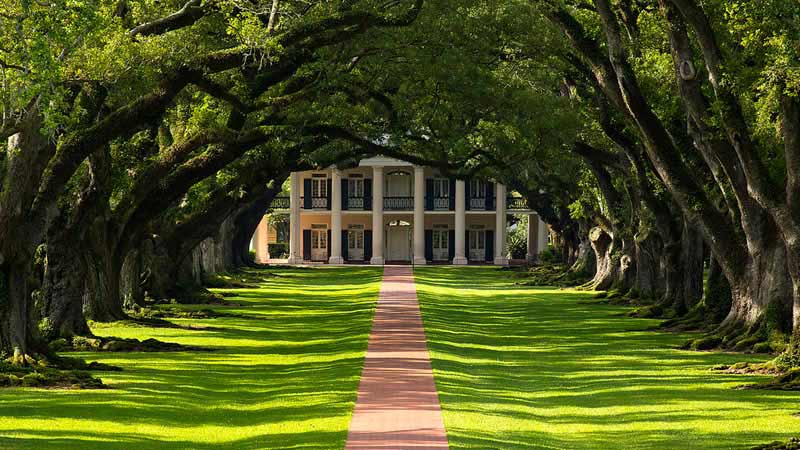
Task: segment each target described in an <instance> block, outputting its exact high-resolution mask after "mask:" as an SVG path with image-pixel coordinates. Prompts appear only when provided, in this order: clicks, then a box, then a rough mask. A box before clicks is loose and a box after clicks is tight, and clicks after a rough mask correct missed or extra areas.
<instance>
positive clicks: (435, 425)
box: [345, 267, 448, 450]
mask: <svg viewBox="0 0 800 450" xmlns="http://www.w3.org/2000/svg"><path fill="white" fill-rule="evenodd" d="M447 448H448V446H447V435H446V434H445V430H444V423H443V422H442V411H441V409H440V407H439V397H438V395H437V393H436V385H435V384H434V382H433V371H432V370H431V360H430V356H429V355H428V348H427V345H426V341H425V330H424V329H423V327H422V317H421V316H420V312H419V303H417V292H416V288H415V287H414V276H413V273H412V269H411V268H410V267H386V268H384V272H383V284H382V285H381V293H380V298H379V299H378V309H377V311H376V312H375V319H374V322H373V324H372V333H371V334H370V337H369V347H368V348H367V356H366V361H365V363H364V372H363V373H362V374H361V384H360V385H359V387H358V400H357V401H356V408H355V411H353V419H352V421H351V422H350V431H349V432H348V434H347V446H346V447H345V449H346V450H365V449H384V450H388V449H391V450H406V449H413V450H422V449H447Z"/></svg>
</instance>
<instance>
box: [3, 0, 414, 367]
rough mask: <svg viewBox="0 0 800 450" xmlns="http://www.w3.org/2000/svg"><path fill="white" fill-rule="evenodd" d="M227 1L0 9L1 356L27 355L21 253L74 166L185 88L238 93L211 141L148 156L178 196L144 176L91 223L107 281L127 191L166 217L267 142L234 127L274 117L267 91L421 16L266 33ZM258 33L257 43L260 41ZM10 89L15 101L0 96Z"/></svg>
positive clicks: (359, 13)
mask: <svg viewBox="0 0 800 450" xmlns="http://www.w3.org/2000/svg"><path fill="white" fill-rule="evenodd" d="M237 3H238V2H224V1H220V2H208V3H205V2H197V1H190V2H187V3H185V4H184V5H183V6H182V7H180V8H178V6H180V5H177V4H168V5H159V4H155V3H154V4H150V3H143V4H135V5H134V4H127V3H126V2H101V1H97V2H84V3H78V4H75V3H68V4H63V5H62V4H60V2H51V3H44V2H21V3H20V4H19V5H14V6H9V7H7V8H8V9H7V10H5V11H3V15H2V17H3V24H2V32H3V33H4V42H6V41H7V42H16V44H15V45H14V46H13V47H12V48H4V49H2V50H3V64H2V66H3V70H4V74H5V75H6V76H5V77H4V82H5V84H4V87H6V89H5V90H4V95H5V97H4V98H5V102H4V104H3V117H4V122H3V127H2V137H4V138H5V137H10V141H9V143H10V144H9V148H8V150H7V151H6V152H5V153H4V154H3V156H4V158H3V163H4V167H3V169H4V173H3V179H2V181H3V190H2V193H0V194H1V195H0V244H1V245H2V248H0V272H2V274H3V277H2V286H1V287H2V293H3V294H2V304H3V307H2V310H0V319H2V320H0V347H1V348H2V349H3V351H4V352H11V351H15V352H17V353H23V354H24V353H28V352H30V351H35V350H38V348H33V347H34V345H35V340H34V337H35V334H36V333H35V331H34V329H33V328H32V327H31V319H32V315H33V314H32V313H33V312H32V310H31V299H30V294H31V292H30V291H31V289H30V288H31V287H32V286H31V285H30V280H29V276H30V274H31V266H32V258H33V254H34V250H35V249H36V248H37V246H38V245H39V244H40V243H41V242H42V240H43V238H44V236H45V234H46V232H47V229H48V227H49V225H50V224H51V223H53V216H54V211H55V209H54V208H57V202H58V200H59V198H61V196H62V194H63V193H65V191H66V190H67V188H68V187H69V184H70V183H71V182H72V180H73V179H74V178H75V175H76V174H77V173H78V171H79V170H80V169H81V167H84V166H86V165H87V164H90V163H91V162H89V163H87V158H90V157H92V156H93V155H102V154H103V153H104V152H105V153H108V151H109V149H110V146H111V145H113V143H114V142H115V141H118V140H124V139H127V138H130V137H132V136H134V135H135V134H136V133H138V132H140V131H141V130H145V129H152V128H155V127H158V126H159V125H160V124H161V123H162V122H163V119H164V116H165V114H166V112H167V111H168V110H169V108H171V107H173V106H174V105H175V104H176V102H184V101H186V102H188V104H190V105H191V104H192V100H193V99H192V98H191V97H190V98H188V99H185V98H182V96H184V95H185V94H186V90H187V89H188V88H190V87H196V88H197V89H199V90H201V91H204V92H210V93H211V95H212V96H219V97H222V98H223V100H226V101H228V102H230V103H234V104H235V103H236V99H237V96H236V94H237V93H238V92H237V91H236V90H235V89H233V90H231V89H232V88H241V89H243V90H244V92H245V93H246V94H249V95H248V96H247V97H246V98H247V102H248V104H247V105H234V107H233V108H229V109H228V111H227V112H226V113H225V114H224V115H223V116H222V117H225V116H227V119H221V120H219V121H218V124H220V125H221V127H220V130H219V131H216V130H199V131H198V133H196V135H193V136H182V139H181V140H179V141H177V142H176V143H175V144H173V145H172V146H170V147H169V148H167V149H166V150H165V151H164V152H159V153H157V156H156V157H155V158H154V159H156V160H158V159H159V158H160V159H161V161H156V162H155V163H154V164H153V166H154V167H155V168H154V169H152V170H153V171H154V173H150V174H149V175H150V176H154V177H156V179H159V178H162V177H163V179H164V181H166V182H167V183H168V184H169V183H174V184H175V185H178V187H177V188H176V189H174V190H170V189H164V186H160V185H159V184H154V183H152V181H153V178H151V179H149V180H146V182H145V180H140V181H138V182H137V181H134V182H133V183H132V184H131V189H130V190H129V191H128V192H129V193H131V194H132V195H129V196H127V197H126V196H123V197H121V198H120V199H117V200H118V201H119V204H117V205H115V206H116V208H118V212H119V216H120V217H121V218H122V219H123V221H122V223H117V222H115V223H114V225H116V227H114V226H112V227H111V228H112V229H111V230H109V229H108V223H105V224H100V225H99V227H100V228H104V227H105V229H101V230H100V232H101V233H103V234H104V235H102V236H101V237H103V238H105V237H106V236H108V237H109V239H107V240H106V239H101V241H102V242H101V245H100V247H101V248H100V251H101V253H103V254H102V255H101V258H100V261H99V263H100V264H102V265H104V266H106V267H104V268H103V269H102V270H101V271H100V272H107V273H115V272H116V270H117V268H118V267H119V265H120V264H121V260H122V259H123V258H124V253H125V247H126V243H129V242H130V239H132V238H133V237H134V236H136V233H137V230H131V231H132V233H128V231H129V230H128V228H129V227H131V226H134V227H135V226H137V225H138V224H139V223H141V222H142V221H140V220H139V218H140V217H141V216H146V215H147V211H146V210H147V209H148V206H147V205H144V204H143V201H144V200H145V199H146V196H142V195H135V194H137V193H139V191H140V189H139V187H141V188H142V189H141V190H144V191H146V192H147V193H148V194H152V193H163V194H173V195H164V196H163V197H161V196H157V197H155V200H157V201H159V202H162V204H163V205H164V206H166V204H167V203H169V202H172V201H174V198H173V197H174V194H176V193H178V192H179V191H180V189H182V188H185V189H188V187H190V186H191V185H192V184H194V182H196V181H199V180H198V179H195V178H193V177H195V176H197V174H201V173H207V172H211V171H213V170H214V167H216V168H217V169H218V168H221V167H223V166H224V165H225V164H226V163H227V162H230V161H232V160H234V159H236V157H237V156H238V155H240V154H242V153H243V152H245V151H247V150H248V149H251V148H254V147H256V146H258V145H260V144H261V143H264V142H266V141H268V140H269V139H270V138H272V137H273V135H274V134H273V133H272V132H271V131H270V128H274V126H272V125H270V124H268V123H265V124H259V123H257V122H255V123H251V122H248V117H247V116H248V114H252V113H254V112H257V111H261V110H265V109H270V107H272V106H274V105H273V104H272V100H271V99H272V98H273V97H272V96H271V95H270V94H274V93H273V92H270V88H271V87H273V86H276V85H278V84H280V83H282V82H283V81H285V80H287V79H288V78H290V77H292V76H293V75H294V74H296V73H297V72H298V71H299V70H300V69H301V68H302V67H303V66H304V65H305V64H307V63H309V62H313V61H314V60H315V58H317V57H318V51H319V50H320V49H323V48H325V47H326V46H330V45H334V44H337V43H340V42H342V41H346V40H348V39H351V38H353V37H354V36H357V35H359V34H362V33H364V32H365V31H366V30H368V29H369V28H371V27H395V26H402V25H407V24H408V23H410V22H412V21H413V19H414V18H415V17H416V15H417V14H418V12H419V9H420V8H421V5H422V2H421V1H417V2H403V3H402V4H394V5H389V6H385V7H381V6H380V5H371V4H365V5H360V7H359V8H355V7H354V5H352V4H351V3H350V2H343V3H341V4H330V3H320V4H311V5H308V4H302V5H296V4H291V3H287V5H288V6H289V7H287V8H286V14H284V16H283V17H282V18H281V22H280V26H276V24H275V21H276V20H278V19H277V18H276V17H274V15H273V18H272V25H271V26H270V25H269V20H267V23H266V24H264V23H263V18H264V14H263V10H262V9H261V8H260V7H259V5H257V4H253V5H252V6H253V7H252V8H250V7H248V8H241V7H240V6H241V5H238V4H237ZM176 11H177V12H176ZM133 24H138V25H135V26H132V25H133ZM266 28H269V32H267V33H264V32H263V31H264V29H266ZM54 35H56V38H53V36H54ZM226 85H227V86H226ZM11 92H14V93H16V94H17V96H16V97H15V98H11V97H10V94H11ZM200 99H201V100H202V97H201V98H200ZM277 103H280V102H277ZM243 106H244V108H242V107H243ZM242 109H245V111H242ZM170 158H174V160H170ZM100 159H102V158H100ZM159 162H160V163H161V164H160V165H159ZM173 169H174V170H173ZM148 183H149V184H150V186H143V185H145V184H148ZM137 186H139V187H137ZM181 186H182V187H181ZM149 200H153V197H151V198H150V199H149ZM104 206H105V205H104ZM150 206H152V207H153V208H156V209H157V208H158V205H157V204H151V205H150ZM104 209H106V208H104ZM106 210H107V209H106ZM126 240H127V241H126ZM128 245H129V244H128ZM107 281H109V280H101V282H100V283H98V284H99V288H100V290H102V291H104V292H105V293H106V294H107V295H108V296H110V297H111V298H112V299H113V297H114V296H115V295H117V292H118V291H117V290H116V289H115V286H114V277H111V280H110V281H111V283H107ZM117 304H118V302H106V303H104V306H111V307H112V309H107V310H98V311H96V314H97V315H98V316H99V317H115V316H118V315H119V311H118V310H116V305H117Z"/></svg>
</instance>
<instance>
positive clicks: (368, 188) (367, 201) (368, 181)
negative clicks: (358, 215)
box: [364, 178, 372, 211]
mask: <svg viewBox="0 0 800 450" xmlns="http://www.w3.org/2000/svg"><path fill="white" fill-rule="evenodd" d="M370 210H372V178H365V179H364V211H370Z"/></svg>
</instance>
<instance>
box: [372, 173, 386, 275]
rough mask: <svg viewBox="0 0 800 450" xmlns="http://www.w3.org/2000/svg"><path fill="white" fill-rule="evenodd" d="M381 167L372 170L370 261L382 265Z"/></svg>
mask: <svg viewBox="0 0 800 450" xmlns="http://www.w3.org/2000/svg"><path fill="white" fill-rule="evenodd" d="M383 225H384V224H383V167H378V166H375V167H373V168H372V259H371V260H370V261H369V263H370V264H377V265H383V263H384V259H383Z"/></svg>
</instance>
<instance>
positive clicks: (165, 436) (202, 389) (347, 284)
mask: <svg viewBox="0 0 800 450" xmlns="http://www.w3.org/2000/svg"><path fill="white" fill-rule="evenodd" d="M266 273H269V274H270V276H263V277H260V278H258V286H259V287H257V288H254V287H246V288H232V289H215V290H216V291H219V292H225V293H226V295H227V296H226V300H227V301H228V302H231V303H233V305H211V306H209V305H186V306H180V307H181V308H186V309H204V308H209V307H210V308H212V309H214V310H215V311H220V312H226V313H229V314H227V315H225V316H224V317H218V318H214V319H174V320H173V321H174V322H175V323H179V324H182V325H187V326H188V325H196V326H198V327H207V329H196V330H187V329H182V328H149V327H141V326H132V325H129V324H111V325H104V326H99V327H97V328H96V329H95V332H96V333H97V334H99V335H103V336H117V337H123V338H137V339H146V338H156V339H159V340H162V341H166V342H178V343H181V344H184V345H191V346H197V347H207V348H211V349H213V350H214V351H212V352H176V353H98V354H91V353H83V354H79V355H81V356H84V357H87V358H89V359H91V360H99V361H102V362H105V363H109V364H113V365H117V366H120V367H122V368H123V369H124V371H123V372H118V373H104V372H102V373H98V374H97V375H98V376H100V377H101V378H102V379H103V381H104V382H105V383H106V384H107V386H108V389H104V390H100V391H52V390H39V389H7V390H2V391H0V448H2V449H57V450H62V449H64V450H68V449H76V450H77V449H80V450H85V449H93V450H94V449H100V450H102V449H125V450H129V449H135V450H143V449H151V448H152V449H168V448H174V449H220V448H225V449H247V450H250V449H277V448H281V449H284V448H286V449H292V448H296V449H300V448H302V449H337V448H342V447H343V446H344V441H345V438H346V434H347V427H348V424H349V419H350V415H351V413H352V409H353V406H354V404H355V399H356V391H357V388H358V381H359V376H360V373H361V368H362V366H363V359H364V354H365V352H366V345H367V337H368V333H369V330H370V327H371V322H372V314H373V311H374V308H375V302H376V300H377V294H378V289H379V286H380V278H381V271H380V269H372V268H329V267H325V268H317V269H284V268H281V269H273V270H269V271H267V272H264V274H266ZM248 275H249V276H248V280H249V281H252V279H253V278H257V277H254V276H253V275H257V274H248Z"/></svg>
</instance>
